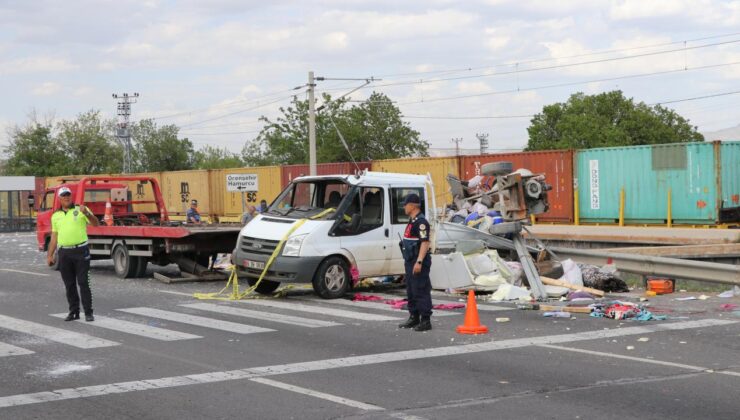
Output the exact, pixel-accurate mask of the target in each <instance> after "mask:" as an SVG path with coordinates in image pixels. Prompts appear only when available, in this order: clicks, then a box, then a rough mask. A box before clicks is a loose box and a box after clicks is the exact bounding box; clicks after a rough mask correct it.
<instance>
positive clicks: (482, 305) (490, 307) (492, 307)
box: [373, 293, 516, 316]
mask: <svg viewBox="0 0 740 420" xmlns="http://www.w3.org/2000/svg"><path fill="white" fill-rule="evenodd" d="M373 296H380V297H382V298H384V299H405V298H406V296H405V295H391V294H388V293H373ZM450 298H454V297H453V296H450ZM461 299H462V298H461ZM440 303H461V302H460V301H457V300H440V299H436V298H435V297H434V296H432V304H434V305H437V304H440ZM477 306H478V310H479V311H492V312H493V311H510V310H512V309H516V308H515V307H513V306H496V305H488V304H485V303H477ZM437 315H439V311H437V312H435V313H434V316H437Z"/></svg>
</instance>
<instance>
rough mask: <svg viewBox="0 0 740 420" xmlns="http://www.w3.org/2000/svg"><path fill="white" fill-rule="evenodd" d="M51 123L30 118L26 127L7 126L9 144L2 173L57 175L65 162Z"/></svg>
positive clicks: (5, 149)
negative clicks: (8, 128) (10, 127)
mask: <svg viewBox="0 0 740 420" xmlns="http://www.w3.org/2000/svg"><path fill="white" fill-rule="evenodd" d="M52 130H53V123H52V122H46V123H39V122H37V121H36V120H35V117H32V121H31V122H30V123H29V124H28V125H27V126H25V127H23V128H21V127H18V126H16V127H14V128H12V129H11V130H10V132H9V135H10V144H9V145H8V146H6V147H5V148H4V153H5V154H6V155H7V156H8V159H7V161H6V162H5V168H4V171H3V173H4V174H6V175H19V176H53V175H58V174H59V173H60V171H61V167H62V165H63V163H64V160H65V159H64V155H63V154H62V148H61V145H60V144H59V142H58V141H57V140H56V139H55V138H54V136H53V135H52Z"/></svg>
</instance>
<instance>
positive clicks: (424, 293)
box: [398, 194, 432, 331]
mask: <svg viewBox="0 0 740 420" xmlns="http://www.w3.org/2000/svg"><path fill="white" fill-rule="evenodd" d="M403 210H404V211H405V212H406V215H408V216H409V218H410V220H409V223H408V225H406V232H405V233H404V235H403V239H402V240H401V243H400V244H399V245H400V246H401V253H402V254H403V259H404V266H405V268H406V276H405V279H406V296H407V297H408V308H409V319H408V320H407V321H406V322H404V323H403V324H401V325H399V326H398V327H399V328H413V329H414V331H428V330H431V329H432V323H431V316H432V282H431V280H430V279H429V270H430V268H431V267H432V258H431V256H430V255H429V236H430V234H431V231H430V229H429V222H427V220H426V218H425V217H424V214H422V212H421V199H420V198H419V196H418V195H416V194H409V195H407V196H406V198H405V199H404V201H403Z"/></svg>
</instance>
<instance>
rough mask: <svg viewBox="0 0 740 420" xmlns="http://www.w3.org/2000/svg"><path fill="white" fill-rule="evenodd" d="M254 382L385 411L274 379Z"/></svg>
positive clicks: (347, 404) (363, 408) (356, 406)
mask: <svg viewBox="0 0 740 420" xmlns="http://www.w3.org/2000/svg"><path fill="white" fill-rule="evenodd" d="M250 380H251V381H253V382H258V383H261V384H264V385H269V386H274V387H275V388H280V389H284V390H286V391H291V392H297V393H299V394H303V395H308V396H310V397H316V398H321V399H322V400H327V401H331V402H335V403H337V404H342V405H346V406H349V407H354V408H359V409H360V410H367V411H371V410H385V409H384V408H383V407H378V406H377V405H372V404H367V403H364V402H360V401H355V400H350V399H347V398H342V397H338V396H336V395H331V394H326V393H324V392H319V391H314V390H312V389H308V388H302V387H299V386H295V385H290V384H286V383H282V382H278V381H273V380H272V379H267V378H254V379H250Z"/></svg>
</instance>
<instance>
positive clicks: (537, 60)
mask: <svg viewBox="0 0 740 420" xmlns="http://www.w3.org/2000/svg"><path fill="white" fill-rule="evenodd" d="M736 35H740V32H733V33H729V34H721V35H712V36H705V37H701V38H693V39H687V40H683V41H672V42H663V43H658V44H649V45H638V46H635V47H628V48H617V49H611V50H603V51H594V52H590V53H582V54H575V55H569V56H563V57H545V58H534V59H525V60H516V61H514V62H507V63H497V64H492V65H489V66H481V67H463V68H457V69H447V70H430V71H421V72H408V73H395V74H383V75H379V76H378V77H384V78H393V77H396V76H416V75H423V74H438V73H461V72H465V71H473V70H487V69H493V68H497V67H511V66H514V65H516V64H531V63H540V62H547V61H555V60H564V59H569V58H580V57H589V56H594V55H603V54H611V53H616V52H624V51H633V50H641V49H646V48H656V47H665V46H669V45H677V44H686V43H687V42H697V41H706V40H709V39H717V38H727V37H730V36H736Z"/></svg>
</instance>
